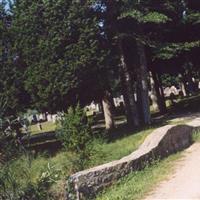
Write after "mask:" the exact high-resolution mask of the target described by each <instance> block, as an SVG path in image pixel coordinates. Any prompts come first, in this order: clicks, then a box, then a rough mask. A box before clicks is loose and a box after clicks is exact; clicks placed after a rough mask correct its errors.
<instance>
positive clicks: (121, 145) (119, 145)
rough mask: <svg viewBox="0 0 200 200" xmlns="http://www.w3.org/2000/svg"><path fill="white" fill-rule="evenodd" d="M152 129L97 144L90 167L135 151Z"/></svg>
mask: <svg viewBox="0 0 200 200" xmlns="http://www.w3.org/2000/svg"><path fill="white" fill-rule="evenodd" d="M153 130H154V129H153V128H150V129H147V130H143V131H140V132H138V133H135V134H133V135H129V136H126V137H124V138H119V139H117V140H115V141H113V142H110V143H97V144H96V145H95V150H96V151H95V152H94V156H93V159H92V160H93V161H92V165H98V164H103V163H106V162H109V161H113V160H118V159H120V158H122V157H123V156H126V155H128V154H130V153H131V152H133V151H134V150H136V149H137V148H138V147H139V146H140V144H142V143H143V141H144V140H145V138H146V137H147V135H149V134H150V133H151V132H152V131H153Z"/></svg>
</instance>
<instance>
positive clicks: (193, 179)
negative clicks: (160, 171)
mask: <svg viewBox="0 0 200 200" xmlns="http://www.w3.org/2000/svg"><path fill="white" fill-rule="evenodd" d="M183 155H184V157H183V158H182V159H181V160H180V161H178V162H177V164H176V165H177V166H176V168H175V171H174V172H173V174H171V175H170V176H169V178H168V180H166V181H164V182H162V183H161V184H160V185H158V187H157V188H156V189H155V190H154V191H153V192H152V193H151V194H149V196H147V198H146V199H145V200H165V199H168V200H200V143H195V144H193V145H192V146H191V147H190V148H188V149H187V150H185V152H184V153H183Z"/></svg>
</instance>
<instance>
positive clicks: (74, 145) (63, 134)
mask: <svg viewBox="0 0 200 200" xmlns="http://www.w3.org/2000/svg"><path fill="white" fill-rule="evenodd" d="M60 124H61V127H60V128H59V130H57V132H58V134H57V136H58V138H59V140H60V141H61V142H62V144H63V146H64V148H65V149H66V150H68V151H72V152H74V153H76V154H77V159H76V160H75V161H74V162H75V163H76V166H77V167H78V169H82V168H84V166H85V164H86V162H87V161H88V159H89V157H90V152H91V149H92V145H91V142H92V140H93V135H92V130H91V126H90V122H89V121H88V119H87V117H86V113H85V111H84V110H83V109H82V108H81V107H80V105H77V106H76V107H75V108H72V107H70V108H69V109H68V112H67V113H66V114H64V116H63V117H62V118H61V121H60Z"/></svg>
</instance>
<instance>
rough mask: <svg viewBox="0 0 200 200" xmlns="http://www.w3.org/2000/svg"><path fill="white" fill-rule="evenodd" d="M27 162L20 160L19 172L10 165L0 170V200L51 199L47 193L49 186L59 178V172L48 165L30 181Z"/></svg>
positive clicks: (50, 195)
mask: <svg viewBox="0 0 200 200" xmlns="http://www.w3.org/2000/svg"><path fill="white" fill-rule="evenodd" d="M28 162H29V161H28V160H26V159H25V160H21V162H19V163H18V164H20V168H21V169H20V171H19V170H18V169H13V167H14V166H12V163H8V164H7V165H4V166H3V167H2V168H1V169H0V199H8V200H30V199H31V200H46V199H49V200H50V199H53V198H52V196H53V194H51V193H50V192H49V189H50V188H51V186H52V185H53V184H54V183H55V182H57V181H58V180H59V178H60V174H61V171H60V170H58V169H56V168H55V167H54V166H51V165H50V164H49V163H48V165H47V168H45V169H44V170H43V171H42V172H41V173H40V176H39V177H38V178H37V179H36V180H35V181H32V180H31V178H30V171H29V167H28V165H29V163H28Z"/></svg>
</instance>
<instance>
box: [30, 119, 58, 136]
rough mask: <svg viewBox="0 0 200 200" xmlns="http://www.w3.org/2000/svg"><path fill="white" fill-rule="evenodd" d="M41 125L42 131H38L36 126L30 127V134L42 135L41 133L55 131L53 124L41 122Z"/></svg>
mask: <svg viewBox="0 0 200 200" xmlns="http://www.w3.org/2000/svg"><path fill="white" fill-rule="evenodd" d="M41 124H42V130H41V131H40V130H38V127H37V124H34V125H31V126H30V127H29V128H30V132H31V134H32V135H34V134H38V133H43V132H49V131H55V129H56V124H55V123H53V122H43V123H41Z"/></svg>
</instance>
